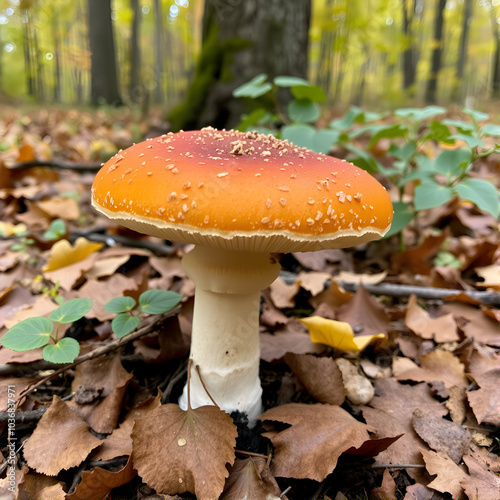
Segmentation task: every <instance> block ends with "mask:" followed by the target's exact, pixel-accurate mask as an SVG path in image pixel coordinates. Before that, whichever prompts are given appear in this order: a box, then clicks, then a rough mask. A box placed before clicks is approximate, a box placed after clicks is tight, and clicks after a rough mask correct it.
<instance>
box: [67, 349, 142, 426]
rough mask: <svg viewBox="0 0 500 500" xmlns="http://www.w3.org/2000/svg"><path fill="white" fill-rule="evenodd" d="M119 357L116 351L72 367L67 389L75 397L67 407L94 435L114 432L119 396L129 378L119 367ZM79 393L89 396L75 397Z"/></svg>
mask: <svg viewBox="0 0 500 500" xmlns="http://www.w3.org/2000/svg"><path fill="white" fill-rule="evenodd" d="M120 354H121V353H120V351H116V352H114V353H111V354H109V355H107V356H101V357H98V358H95V359H91V360H89V361H86V362H85V363H81V364H79V365H78V366H77V367H76V368H75V377H74V379H73V383H72V384H71V390H72V391H73V392H75V393H76V397H75V399H74V400H73V401H71V402H70V403H68V405H69V406H70V407H71V408H73V409H74V410H75V412H76V413H77V414H78V415H79V416H80V417H81V418H83V419H84V420H85V421H86V422H87V423H88V424H89V425H90V427H92V429H94V430H95V431H96V432H101V433H104V434H109V433H111V432H112V431H113V429H115V427H116V424H117V422H118V417H119V416H120V411H121V405H122V400H123V396H124V394H125V391H126V389H127V386H128V384H129V382H130V380H132V378H133V375H132V374H131V373H128V372H127V371H126V370H125V369H124V368H123V366H122V363H121V360H120ZM83 394H87V395H92V397H90V398H86V399H82V398H79V395H82V396H83ZM79 401H81V404H80V403H79ZM87 401H88V402H87Z"/></svg>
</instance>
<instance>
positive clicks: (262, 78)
mask: <svg viewBox="0 0 500 500" xmlns="http://www.w3.org/2000/svg"><path fill="white" fill-rule="evenodd" d="M266 80H267V75H265V74H261V75H257V76H255V77H254V78H252V79H251V80H250V81H249V82H247V83H244V84H243V85H240V86H239V87H238V88H236V89H234V90H233V96H234V97H251V98H253V99H255V98H257V97H260V96H262V95H264V94H266V93H267V92H269V91H270V90H271V89H272V88H273V86H272V85H271V84H270V83H269V82H267V81H266Z"/></svg>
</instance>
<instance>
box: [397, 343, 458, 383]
mask: <svg viewBox="0 0 500 500" xmlns="http://www.w3.org/2000/svg"><path fill="white" fill-rule="evenodd" d="M397 378H398V380H413V381H415V382H443V384H444V385H445V387H446V388H448V389H449V388H451V387H454V386H458V387H461V386H466V385H467V383H468V382H467V377H466V376H465V368H464V365H463V364H462V363H460V361H459V360H458V358H456V357H455V356H454V355H453V354H452V353H451V352H448V351H443V350H440V349H436V350H435V351H433V352H430V353H429V354H424V355H423V356H421V358H420V367H419V368H414V369H410V370H408V371H405V372H403V373H400V374H399V375H398V377H397Z"/></svg>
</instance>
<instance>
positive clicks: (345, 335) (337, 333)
mask: <svg viewBox="0 0 500 500" xmlns="http://www.w3.org/2000/svg"><path fill="white" fill-rule="evenodd" d="M299 321H300V322H301V323H302V324H303V325H305V326H307V328H309V332H310V335H311V340H312V341H313V342H316V343H318V344H325V345H329V346H331V347H334V348H335V349H339V350H341V351H356V352H359V351H362V350H363V349H364V348H365V347H367V346H368V344H370V342H372V341H373V340H374V339H380V338H382V339H384V338H385V335H384V334H383V333H379V334H376V335H360V336H357V337H355V336H354V332H353V330H352V328H351V325H350V324H349V323H345V322H343V321H335V320H333V319H325V318H321V317H320V316H311V317H310V318H302V319H299Z"/></svg>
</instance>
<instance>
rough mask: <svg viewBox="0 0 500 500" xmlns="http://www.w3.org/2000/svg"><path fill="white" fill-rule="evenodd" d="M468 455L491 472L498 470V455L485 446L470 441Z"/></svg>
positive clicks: (499, 469)
mask: <svg viewBox="0 0 500 500" xmlns="http://www.w3.org/2000/svg"><path fill="white" fill-rule="evenodd" d="M469 455H470V456H471V457H472V458H473V459H474V460H476V461H477V462H479V463H480V464H482V465H483V468H485V469H488V470H490V471H492V472H497V473H498V472H500V456H498V455H496V454H495V453H492V452H490V451H488V450H487V449H486V448H485V447H483V446H479V445H477V444H475V443H474V442H472V443H471V446H470V452H469Z"/></svg>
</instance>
